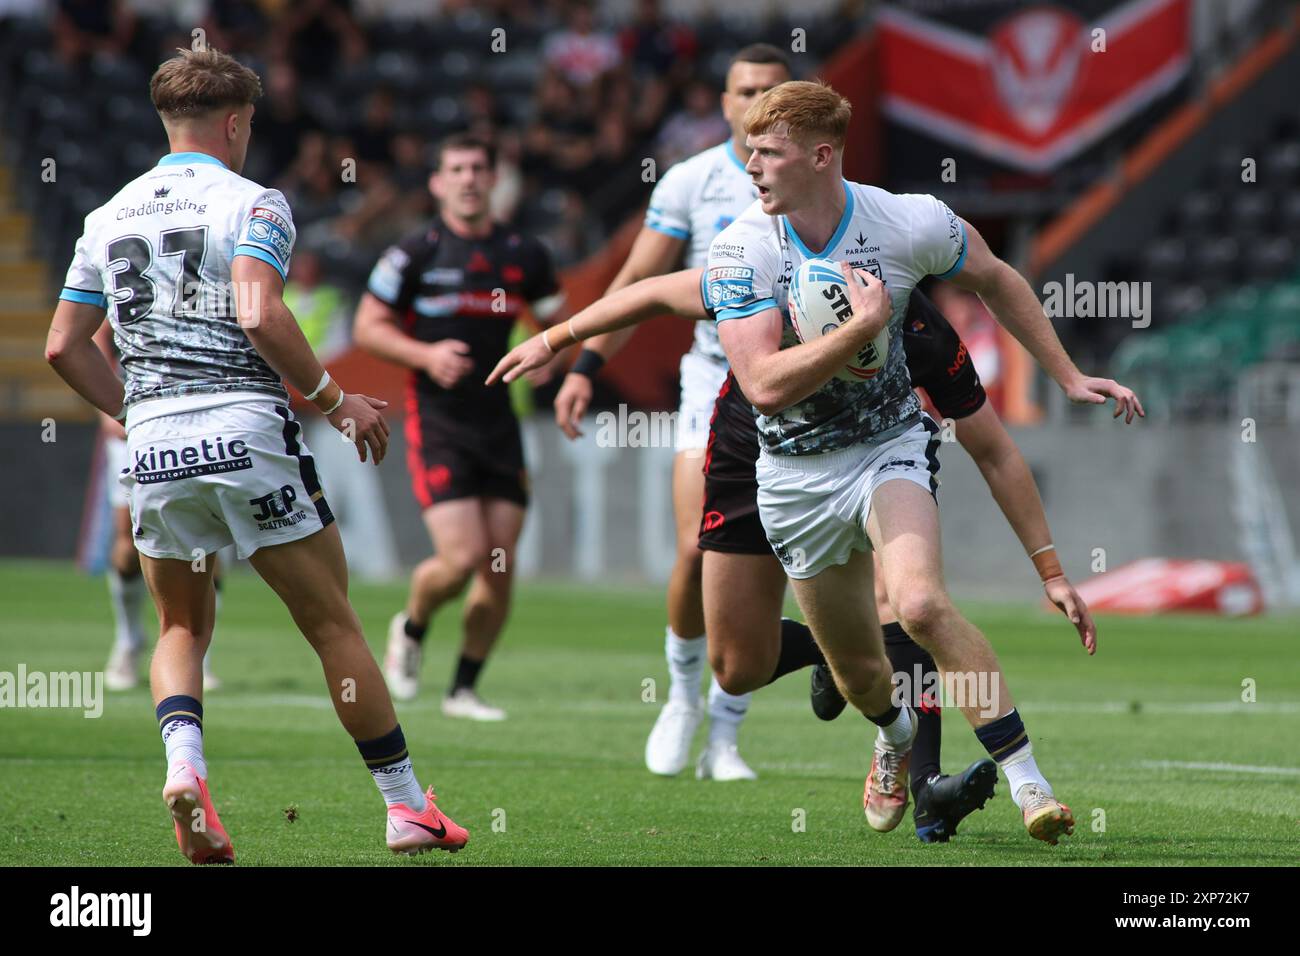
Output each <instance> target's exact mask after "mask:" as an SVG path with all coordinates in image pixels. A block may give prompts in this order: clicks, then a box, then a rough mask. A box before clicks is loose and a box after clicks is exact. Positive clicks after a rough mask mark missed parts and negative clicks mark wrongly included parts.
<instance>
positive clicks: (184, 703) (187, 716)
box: [154, 694, 203, 730]
mask: <svg viewBox="0 0 1300 956" xmlns="http://www.w3.org/2000/svg"><path fill="white" fill-rule="evenodd" d="M154 713H155V714H157V716H158V729H159V730H162V729H164V728H165V727H166V726H167V725H168V724H169V723H172V722H173V721H179V722H180V723H183V724H194V725H195V726H196V727H198V728H199V730H202V729H203V705H202V704H201V703H199V702H198V701H197V700H195V699H194V698H193V697H190V696H188V695H186V694H176V695H175V696H172V697H168V698H166V699H165V700H164V701H163V702H162V703H160V704H159V705H158V706H157V707H156V708H154Z"/></svg>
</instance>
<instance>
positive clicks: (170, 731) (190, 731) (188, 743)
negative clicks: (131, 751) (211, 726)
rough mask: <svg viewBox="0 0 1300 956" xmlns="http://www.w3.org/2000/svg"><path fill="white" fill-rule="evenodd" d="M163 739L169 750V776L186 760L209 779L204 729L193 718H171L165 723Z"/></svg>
mask: <svg viewBox="0 0 1300 956" xmlns="http://www.w3.org/2000/svg"><path fill="white" fill-rule="evenodd" d="M162 739H163V747H164V748H166V750H167V775H168V776H171V773H172V771H173V770H175V769H176V766H177V765H178V764H180V763H182V762H184V763H187V764H189V765H190V766H191V767H193V768H194V772H195V773H197V774H198V775H199V776H200V777H202V778H203V779H204V780H207V779H208V763H207V761H206V760H204V759H203V731H202V730H200V729H199V725H198V724H196V723H194V721H192V720H169V721H167V723H165V724H164V725H163V728H162Z"/></svg>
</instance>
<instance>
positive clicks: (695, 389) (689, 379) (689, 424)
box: [674, 352, 727, 452]
mask: <svg viewBox="0 0 1300 956" xmlns="http://www.w3.org/2000/svg"><path fill="white" fill-rule="evenodd" d="M681 379H682V396H681V402H680V404H679V405H678V406H677V437H676V439H675V440H674V451H676V452H683V451H699V452H703V451H704V449H705V448H707V447H708V445H709V422H710V421H712V420H713V405H714V403H715V402H716V401H717V399H718V392H720V391H721V390H722V383H723V382H724V381H726V379H727V366H726V365H724V364H721V363H719V362H715V361H713V360H712V359H708V358H705V357H704V356H703V355H698V354H696V353H695V352H687V353H686V354H685V355H683V356H682V364H681Z"/></svg>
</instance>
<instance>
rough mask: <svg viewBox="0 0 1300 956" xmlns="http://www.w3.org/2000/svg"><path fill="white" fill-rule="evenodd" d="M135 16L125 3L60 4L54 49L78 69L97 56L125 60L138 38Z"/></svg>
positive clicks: (70, 0) (73, 0) (63, 0)
mask: <svg viewBox="0 0 1300 956" xmlns="http://www.w3.org/2000/svg"><path fill="white" fill-rule="evenodd" d="M135 29H136V22H135V14H134V13H133V12H132V11H131V8H130V6H128V5H127V4H126V3H125V2H124V0H58V5H57V8H56V10H55V14H54V47H55V49H56V50H57V51H58V53H59V56H60V57H62V58H63V62H65V63H67V64H68V65H69V66H78V65H80V64H83V63H84V62H85V61H86V60H88V59H90V57H92V56H94V55H95V54H97V53H98V54H101V55H105V56H115V57H118V56H122V55H124V54H125V53H126V51H127V49H128V47H130V45H131V41H132V40H133V39H134V38H135Z"/></svg>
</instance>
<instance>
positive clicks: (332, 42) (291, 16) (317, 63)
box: [273, 0, 366, 80]
mask: <svg viewBox="0 0 1300 956" xmlns="http://www.w3.org/2000/svg"><path fill="white" fill-rule="evenodd" d="M285 9H286V11H287V12H286V13H285V14H284V15H283V16H282V17H281V18H280V21H279V23H278V25H277V29H276V30H275V31H274V33H273V36H274V37H275V39H276V41H277V43H279V44H280V47H281V51H282V52H283V53H284V55H285V56H286V57H287V58H288V59H289V60H291V61H292V62H293V65H294V68H295V69H296V70H297V71H298V74H299V76H301V77H303V78H304V79H306V78H311V79H313V80H316V79H321V80H323V79H326V78H328V77H330V76H332V75H334V74H335V73H337V72H338V70H339V68H340V67H341V66H343V65H345V64H354V63H359V62H360V61H361V60H362V59H363V58H364V57H365V54H366V41H365V37H364V36H363V35H362V33H361V30H360V28H359V27H358V26H357V24H356V21H355V20H354V19H353V18H352V5H351V3H350V2H349V0H299V2H295V3H291V4H287V5H286V6H285Z"/></svg>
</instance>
